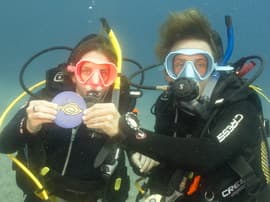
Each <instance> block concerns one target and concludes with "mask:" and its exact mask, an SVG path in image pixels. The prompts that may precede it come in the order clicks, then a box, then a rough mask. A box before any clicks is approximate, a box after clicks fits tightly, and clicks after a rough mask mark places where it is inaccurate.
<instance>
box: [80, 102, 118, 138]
mask: <svg viewBox="0 0 270 202" xmlns="http://www.w3.org/2000/svg"><path fill="white" fill-rule="evenodd" d="M119 118H120V114H119V112H118V110H117V108H116V107H115V105H114V104H113V103H97V104H94V105H93V106H91V107H90V108H88V109H86V110H85V111H84V115H83V122H84V124H85V125H86V126H87V128H91V129H97V130H100V131H102V132H103V133H104V134H106V135H108V136H110V137H114V136H116V135H118V133H119V125H118V122H119Z"/></svg>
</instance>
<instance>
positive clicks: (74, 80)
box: [71, 75, 77, 84]
mask: <svg viewBox="0 0 270 202" xmlns="http://www.w3.org/2000/svg"><path fill="white" fill-rule="evenodd" d="M71 80H72V82H73V83H74V84H76V83H77V79H76V78H75V76H74V75H72V77H71Z"/></svg>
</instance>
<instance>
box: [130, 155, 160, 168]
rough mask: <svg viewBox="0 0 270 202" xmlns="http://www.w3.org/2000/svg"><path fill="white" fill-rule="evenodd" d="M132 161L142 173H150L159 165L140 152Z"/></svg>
mask: <svg viewBox="0 0 270 202" xmlns="http://www.w3.org/2000/svg"><path fill="white" fill-rule="evenodd" d="M131 160H132V162H133V163H134V164H135V165H136V166H137V167H138V168H139V169H140V172H141V173H148V172H149V171H150V170H151V169H152V168H154V167H156V166H158V165H159V162H158V161H155V160H154V159H151V158H150V157H148V156H145V155H143V154H140V153H138V152H135V153H134V154H132V155H131Z"/></svg>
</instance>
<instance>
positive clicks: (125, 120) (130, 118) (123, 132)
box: [119, 112, 140, 139]
mask: <svg viewBox="0 0 270 202" xmlns="http://www.w3.org/2000/svg"><path fill="white" fill-rule="evenodd" d="M138 131H140V123H139V119H138V117H137V115H136V114H135V113H132V112H127V113H125V114H123V115H122V116H121V117H120V119H119V136H120V137H121V138H122V139H125V138H127V137H128V136H134V135H136V134H137V133H138Z"/></svg>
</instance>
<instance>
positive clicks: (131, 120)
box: [126, 113, 139, 130]
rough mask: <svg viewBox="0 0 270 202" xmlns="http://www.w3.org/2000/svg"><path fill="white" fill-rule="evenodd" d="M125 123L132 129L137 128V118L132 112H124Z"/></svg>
mask: <svg viewBox="0 0 270 202" xmlns="http://www.w3.org/2000/svg"><path fill="white" fill-rule="evenodd" d="M126 123H127V125H128V126H129V127H130V128H131V129H133V130H138V129H139V120H138V118H137V116H136V115H135V114H133V113H127V114H126Z"/></svg>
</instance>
